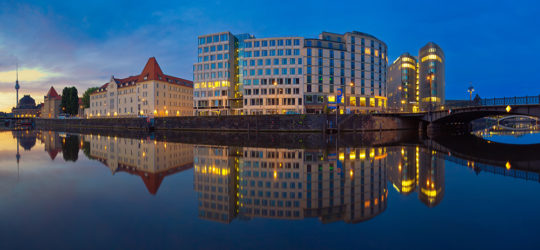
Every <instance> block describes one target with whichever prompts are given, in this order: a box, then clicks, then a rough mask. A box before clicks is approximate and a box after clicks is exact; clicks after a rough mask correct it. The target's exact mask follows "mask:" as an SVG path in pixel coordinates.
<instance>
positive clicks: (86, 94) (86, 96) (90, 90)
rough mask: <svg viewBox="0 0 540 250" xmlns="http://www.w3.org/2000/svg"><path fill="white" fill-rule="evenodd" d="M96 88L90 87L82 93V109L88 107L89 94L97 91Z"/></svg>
mask: <svg viewBox="0 0 540 250" xmlns="http://www.w3.org/2000/svg"><path fill="white" fill-rule="evenodd" d="M98 89H99V88H98V87H91V88H88V89H87V90H86V91H84V94H83V96H82V103H83V106H84V108H89V107H90V94H92V93H93V92H94V91H96V90H98Z"/></svg>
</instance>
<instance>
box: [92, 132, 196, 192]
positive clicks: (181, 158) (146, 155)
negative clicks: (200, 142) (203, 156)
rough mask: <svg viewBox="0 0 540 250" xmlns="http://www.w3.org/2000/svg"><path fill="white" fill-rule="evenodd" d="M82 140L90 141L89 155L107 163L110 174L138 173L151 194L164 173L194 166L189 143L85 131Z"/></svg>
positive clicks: (176, 171)
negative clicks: (118, 136)
mask: <svg viewBox="0 0 540 250" xmlns="http://www.w3.org/2000/svg"><path fill="white" fill-rule="evenodd" d="M84 141H87V142H89V143H90V152H89V155H90V157H91V158H93V159H97V160H99V161H100V162H101V163H103V164H104V165H106V166H107V167H109V169H110V170H111V172H112V173H113V174H115V173H117V172H126V173H129V174H133V175H137V176H140V177H141V179H142V180H143V182H144V184H145V185H146V188H147V189H148V192H150V193H151V194H153V195H155V194H156V193H157V191H158V189H159V187H160V185H161V182H162V181H163V179H164V178H165V177H166V176H169V175H172V174H175V173H178V172H181V171H184V170H186V169H189V168H191V167H192V166H193V146H192V145H189V144H182V143H167V142H163V141H155V140H150V139H131V138H117V137H110V136H100V135H85V136H84ZM81 144H82V145H84V143H81Z"/></svg>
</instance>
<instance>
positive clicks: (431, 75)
mask: <svg viewBox="0 0 540 250" xmlns="http://www.w3.org/2000/svg"><path fill="white" fill-rule="evenodd" d="M434 78H435V73H433V72H429V74H428V76H427V79H428V80H429V111H432V110H433V98H432V95H433V89H432V84H433V79H434Z"/></svg>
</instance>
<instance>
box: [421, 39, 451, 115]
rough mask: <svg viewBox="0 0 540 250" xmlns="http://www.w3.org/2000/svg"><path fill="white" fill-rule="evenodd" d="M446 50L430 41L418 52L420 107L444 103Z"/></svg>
mask: <svg viewBox="0 0 540 250" xmlns="http://www.w3.org/2000/svg"><path fill="white" fill-rule="evenodd" d="M444 62H445V58H444V52H443V51H442V49H441V48H440V47H439V46H438V45H437V44H435V43H433V42H429V43H428V44H426V45H425V46H424V47H422V48H421V49H420V52H419V53H418V64H419V76H418V77H419V85H420V108H421V109H422V110H425V111H427V110H430V109H437V108H439V109H440V108H441V107H442V105H444V101H445V98H444V95H445V93H444V89H445V80H444V79H445V75H444Z"/></svg>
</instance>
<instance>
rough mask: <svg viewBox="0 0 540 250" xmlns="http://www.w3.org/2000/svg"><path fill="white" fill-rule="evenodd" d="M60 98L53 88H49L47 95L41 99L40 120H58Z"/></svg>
mask: <svg viewBox="0 0 540 250" xmlns="http://www.w3.org/2000/svg"><path fill="white" fill-rule="evenodd" d="M61 103H62V96H60V95H58V93H57V92H56V90H55V89H54V87H52V86H51V88H50V89H49V91H48V92H47V95H46V96H45V97H44V98H43V106H42V107H41V118H58V115H59V114H60V113H61V110H62V108H61V107H60V104H61Z"/></svg>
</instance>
